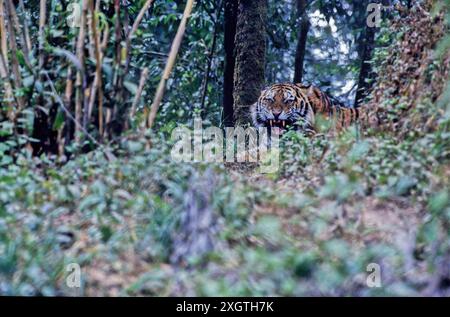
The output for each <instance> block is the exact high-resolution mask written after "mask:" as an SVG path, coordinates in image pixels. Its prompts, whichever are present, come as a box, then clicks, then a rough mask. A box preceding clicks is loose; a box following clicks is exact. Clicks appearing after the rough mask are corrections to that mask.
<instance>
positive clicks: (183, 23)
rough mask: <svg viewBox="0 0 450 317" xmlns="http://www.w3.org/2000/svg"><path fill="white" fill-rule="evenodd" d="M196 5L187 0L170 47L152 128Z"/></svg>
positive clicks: (150, 118) (150, 123) (149, 124)
mask: <svg viewBox="0 0 450 317" xmlns="http://www.w3.org/2000/svg"><path fill="white" fill-rule="evenodd" d="M193 6H194V0H187V3H186V7H185V9H184V13H183V18H182V19H181V22H180V25H179V27H178V31H177V34H176V35H175V39H174V40H173V43H172V47H171V49H170V53H169V58H168V60H167V63H166V67H165V69H164V73H163V76H162V78H161V81H160V82H159V86H158V89H157V90H156V95H155V100H154V101H153V104H152V106H151V108H150V114H149V116H148V120H147V127H148V128H149V129H151V128H152V127H153V124H154V122H155V118H156V114H157V113H158V109H159V106H160V104H161V101H162V99H163V97H164V91H165V87H166V82H167V80H168V79H169V76H170V73H171V72H172V68H173V66H174V64H175V60H176V57H177V55H178V51H179V49H180V46H181V41H182V39H183V36H184V32H185V31H186V25H187V21H188V19H189V16H190V15H191V12H192V8H193Z"/></svg>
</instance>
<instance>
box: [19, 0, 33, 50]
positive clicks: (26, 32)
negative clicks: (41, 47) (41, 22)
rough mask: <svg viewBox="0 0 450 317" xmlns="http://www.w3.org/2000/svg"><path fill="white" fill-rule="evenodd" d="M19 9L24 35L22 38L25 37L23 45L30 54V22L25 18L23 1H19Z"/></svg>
mask: <svg viewBox="0 0 450 317" xmlns="http://www.w3.org/2000/svg"><path fill="white" fill-rule="evenodd" d="M19 7H20V10H21V11H22V15H23V23H22V24H23V33H24V37H25V43H26V46H27V48H28V52H31V38H30V29H29V26H30V21H29V20H28V19H27V18H26V16H25V14H26V11H25V5H24V3H23V0H20V1H19Z"/></svg>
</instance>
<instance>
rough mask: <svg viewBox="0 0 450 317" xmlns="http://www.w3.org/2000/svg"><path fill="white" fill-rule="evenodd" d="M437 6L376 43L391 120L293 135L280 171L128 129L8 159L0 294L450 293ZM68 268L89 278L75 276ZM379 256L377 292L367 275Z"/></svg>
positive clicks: (449, 116) (447, 114) (448, 174)
mask: <svg viewBox="0 0 450 317" xmlns="http://www.w3.org/2000/svg"><path fill="white" fill-rule="evenodd" d="M431 11H432V10H431V9H430V7H425V8H422V9H420V8H419V9H416V10H415V11H414V12H413V13H412V14H411V15H408V16H404V17H403V18H402V19H399V20H398V21H396V22H395V23H394V25H393V26H392V27H391V28H390V29H389V33H390V34H399V36H400V38H401V40H402V43H403V45H401V46H399V45H397V44H396V45H392V46H391V47H388V48H387V49H384V50H383V51H380V52H379V53H378V57H377V58H381V59H382V60H386V61H385V62H384V63H382V64H381V65H380V66H379V67H380V69H378V70H377V71H378V73H379V74H381V75H380V77H379V78H378V80H377V83H376V84H375V86H374V87H375V88H374V94H373V99H372V101H371V104H372V105H373V107H374V108H377V109H378V110H379V111H383V113H387V114H388V115H386V117H385V118H386V122H385V123H386V124H385V125H384V126H383V129H381V131H372V132H370V133H368V135H367V136H365V137H364V138H362V139H361V138H360V137H359V135H358V134H357V133H355V131H354V129H350V130H349V131H347V132H346V133H344V134H343V135H341V136H339V137H336V138H323V137H321V138H315V139H307V138H304V137H302V136H299V135H296V134H293V133H288V134H286V135H285V136H284V138H283V142H282V149H283V151H282V155H281V162H282V164H281V167H280V170H279V171H278V172H277V173H275V174H269V175H262V174H258V173H256V172H255V169H254V166H249V165H233V166H227V167H223V166H216V165H204V164H177V163H174V162H173V161H172V160H171V158H170V149H171V143H170V141H167V140H163V139H161V140H160V142H153V144H154V148H152V149H151V150H145V144H146V142H145V140H142V141H139V140H134V139H132V138H130V139H129V140H124V141H123V143H122V144H121V145H120V146H119V147H118V148H117V149H115V151H116V155H117V157H118V159H117V160H115V161H108V160H107V159H105V155H103V154H102V152H101V151H96V152H92V153H89V154H88V155H85V156H79V157H77V158H76V159H74V160H73V161H70V162H68V163H67V164H66V165H64V166H59V165H58V164H57V163H55V162H52V161H51V160H47V159H45V158H42V159H37V158H35V159H30V158H27V157H25V156H24V157H22V159H19V160H18V162H17V164H15V165H12V164H9V165H6V166H2V167H1V168H0V294H9V295H36V294H41V295H67V296H76V295H89V296H100V295H108V296H118V295H146V296H168V295H175V296H177V295H178V296H179V295H185V296H195V295H207V296H214V295H219V296H229V295H234V296H240V295H247V296H249V295H250V296H258V295H259V296H263V295H287V296H299V295H303V296H305V295H307V296H309V295H341V296H345V295H353V296H374V295H375V296H376V295H424V294H426V295H435V296H449V295H450V272H449V263H450V236H449V232H450V230H449V223H450V194H449V184H450V168H449V164H448V163H449V158H450V157H449V154H450V133H449V122H450V109H449V107H448V104H449V100H448V99H445V98H446V97H445V94H444V93H443V92H444V91H445V85H447V84H446V82H447V81H448V74H449V73H448V72H449V69H448V65H449V63H448V62H449V54H444V53H442V54H440V55H437V54H438V51H439V50H437V49H436V48H437V47H439V45H440V44H439V43H441V42H442V37H443V36H444V33H445V32H444V22H443V18H442V17H441V16H439V15H432V14H429V13H428V12H431ZM405 14H406V13H405ZM385 55H387V56H385ZM375 64H376V65H378V64H380V63H375ZM192 234H195V236H196V237H197V238H196V239H195V241H188V243H186V241H187V240H188V239H186V237H189V236H190V235H192ZM199 241H200V242H201V243H199ZM205 241H206V242H207V243H206V242H205ZM191 247H192V248H191ZM190 250H195V252H196V253H198V254H197V255H198V256H197V257H195V256H192V253H191V251H190ZM174 254H177V255H179V258H180V259H181V260H177V261H175V260H174V257H173V255H174ZM70 263H77V264H79V265H80V267H81V270H82V274H81V277H82V285H81V287H80V288H69V287H68V286H67V284H66V281H67V277H68V274H69V272H67V265H68V264H70ZM371 263H375V264H378V265H379V266H380V268H381V283H382V285H381V287H380V288H370V287H368V285H367V283H366V282H367V277H368V274H369V273H368V272H367V267H368V265H369V264H371Z"/></svg>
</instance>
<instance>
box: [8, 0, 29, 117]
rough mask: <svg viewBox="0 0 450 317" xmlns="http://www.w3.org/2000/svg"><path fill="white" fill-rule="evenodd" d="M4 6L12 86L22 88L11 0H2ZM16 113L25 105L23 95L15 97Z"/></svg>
mask: <svg viewBox="0 0 450 317" xmlns="http://www.w3.org/2000/svg"><path fill="white" fill-rule="evenodd" d="M4 4H5V8H6V22H7V27H8V33H9V45H10V49H11V54H10V55H11V64H12V65H11V68H12V72H13V75H14V88H15V89H16V90H20V89H22V76H21V73H20V67H19V60H18V58H17V52H18V50H17V42H16V33H15V30H14V27H13V16H12V9H11V6H12V2H10V0H7V1H5V2H4ZM16 100H17V104H18V108H17V113H20V112H21V111H22V110H23V108H24V107H25V101H24V98H23V97H17V98H16Z"/></svg>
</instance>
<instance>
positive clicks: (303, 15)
mask: <svg viewBox="0 0 450 317" xmlns="http://www.w3.org/2000/svg"><path fill="white" fill-rule="evenodd" d="M306 5H307V1H306V0H297V12H298V17H299V19H300V29H299V33H298V41H297V50H296V53H295V73H294V82H295V83H301V82H302V79H303V65H304V61H305V53H306V41H307V40H308V32H309V27H310V23H309V19H308V13H307V10H306Z"/></svg>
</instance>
